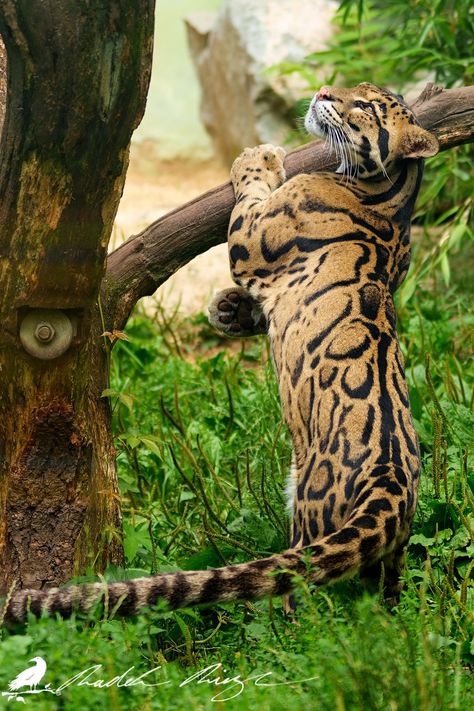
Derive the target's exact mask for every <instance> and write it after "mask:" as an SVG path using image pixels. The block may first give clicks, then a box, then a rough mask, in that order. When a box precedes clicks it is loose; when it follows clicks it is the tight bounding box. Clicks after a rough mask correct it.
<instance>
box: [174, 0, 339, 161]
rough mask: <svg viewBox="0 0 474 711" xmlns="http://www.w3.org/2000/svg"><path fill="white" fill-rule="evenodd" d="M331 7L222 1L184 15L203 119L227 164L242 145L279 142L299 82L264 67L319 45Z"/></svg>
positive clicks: (283, 0)
mask: <svg viewBox="0 0 474 711" xmlns="http://www.w3.org/2000/svg"><path fill="white" fill-rule="evenodd" d="M337 7H338V3H337V2H334V1H333V0H224V2H223V6H222V9H221V11H220V12H219V13H218V14H217V13H209V12H206V13H194V14H193V15H191V16H189V17H188V18H187V19H186V26H187V33H188V42H189V47H190V50H191V54H192V57H193V61H194V64H195V67H196V70H197V73H198V77H199V81H200V84H201V88H202V102H201V118H202V121H203V123H204V125H205V127H206V129H207V130H208V132H209V133H210V135H211V136H212V138H213V140H214V144H215V147H216V149H217V151H218V153H220V154H221V155H222V157H223V158H224V159H225V160H226V161H230V160H232V159H233V158H234V157H235V156H236V155H237V154H238V153H239V152H240V150H241V149H242V148H244V147H245V146H252V145H255V144H258V143H266V142H271V143H279V144H281V143H282V142H284V140H285V139H286V137H287V135H288V132H289V130H290V128H291V122H290V109H291V106H292V105H293V103H294V101H295V99H297V98H301V96H302V91H303V86H304V84H303V82H302V80H301V79H300V78H298V77H297V76H296V75H288V76H285V77H277V76H276V74H274V73H271V72H267V71H266V70H268V68H269V67H272V66H273V65H274V64H278V63H280V62H286V61H290V62H291V61H300V60H301V59H302V58H303V57H305V56H306V55H307V54H310V53H311V52H315V51H317V50H321V49H324V48H325V47H326V46H327V42H328V40H329V38H330V37H331V35H332V33H333V27H332V25H331V19H332V17H333V15H334V13H335V11H336V9H337Z"/></svg>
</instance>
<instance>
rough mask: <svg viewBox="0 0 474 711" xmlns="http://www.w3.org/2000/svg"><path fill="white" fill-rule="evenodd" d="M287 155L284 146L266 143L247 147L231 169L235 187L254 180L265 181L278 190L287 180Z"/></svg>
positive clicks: (272, 188)
mask: <svg viewBox="0 0 474 711" xmlns="http://www.w3.org/2000/svg"><path fill="white" fill-rule="evenodd" d="M285 155H286V151H285V149H284V148H281V147H280V146H272V144H271V143H264V144H262V145H260V146H256V147H255V148H245V150H243V151H242V153H241V154H240V155H239V157H238V158H236V159H235V161H234V163H233V164H232V168H231V171H230V179H231V181H232V183H233V185H234V188H235V189H236V190H237V188H242V185H243V184H251V183H252V182H253V181H259V180H261V181H263V182H265V183H266V184H267V185H268V187H269V188H270V190H271V191H273V190H276V188H278V187H279V186H280V185H281V184H282V183H284V182H285V179H286V173H285V168H284V166H283V161H284V158H285Z"/></svg>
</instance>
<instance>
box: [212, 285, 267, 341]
mask: <svg viewBox="0 0 474 711" xmlns="http://www.w3.org/2000/svg"><path fill="white" fill-rule="evenodd" d="M208 309H209V322H210V323H211V325H212V326H214V328H217V330H218V331H223V332H224V333H225V334H227V335H228V336H238V337H245V336H256V335H257V334H259V333H266V332H267V324H266V321H265V316H264V315H263V313H262V310H261V308H260V305H259V304H258V303H257V302H256V301H255V300H254V299H252V297H251V296H250V294H249V293H248V291H246V290H245V289H243V288H242V287H239V286H234V287H231V288H230V289H223V290H222V291H219V292H217V294H216V295H215V296H214V298H213V299H212V301H211V303H210V304H209V307H208Z"/></svg>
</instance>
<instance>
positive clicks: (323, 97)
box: [316, 86, 332, 101]
mask: <svg viewBox="0 0 474 711" xmlns="http://www.w3.org/2000/svg"><path fill="white" fill-rule="evenodd" d="M331 98H332V97H331V91H330V87H329V86H322V87H321V88H320V90H319V91H318V93H317V94H316V101H330V100H331Z"/></svg>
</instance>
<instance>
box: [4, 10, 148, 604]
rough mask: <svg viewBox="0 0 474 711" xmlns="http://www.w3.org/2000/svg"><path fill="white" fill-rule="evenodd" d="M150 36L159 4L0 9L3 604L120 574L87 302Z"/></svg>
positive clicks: (139, 110) (92, 309)
mask: <svg viewBox="0 0 474 711" xmlns="http://www.w3.org/2000/svg"><path fill="white" fill-rule="evenodd" d="M153 21H154V0H54V1H53V0H2V2H1V4H0V33H1V35H2V37H3V42H4V44H5V47H6V50H7V56H8V72H7V75H8V92H7V110H6V115H5V121H4V127H3V134H2V142H1V146H0V156H1V163H0V594H1V593H2V592H3V593H4V592H5V591H6V589H7V588H8V587H9V586H10V585H11V584H12V583H13V582H14V581H16V584H17V585H18V586H28V587H29V586H31V587H38V588H39V587H44V586H47V585H51V584H57V583H60V582H63V581H64V580H66V579H68V578H70V577H71V576H72V575H73V574H75V573H77V572H79V571H80V572H84V569H85V568H86V567H87V566H88V565H89V564H94V565H95V566H96V567H97V568H99V569H100V568H101V567H102V566H103V565H104V564H105V562H106V561H114V562H117V563H119V562H120V561H121V560H122V546H121V540H120V530H121V518H120V506H119V500H118V490H117V482H116V474H115V461H114V451H113V446H112V436H111V430H110V419H111V418H110V412H109V406H108V402H107V400H105V399H102V398H101V392H102V391H103V389H104V388H105V387H106V385H107V379H108V372H107V371H108V368H107V358H108V354H107V349H106V348H105V347H104V339H101V338H100V333H101V332H102V331H103V330H104V329H103V327H102V325H101V321H100V310H99V308H98V306H97V297H98V293H99V289H100V284H101V279H102V276H103V273H104V265H105V258H106V250H107V244H108V241H109V237H110V233H111V230H112V225H113V220H114V217H115V213H116V210H117V206H118V203H119V200H120V197H121V194H122V188H123V183H124V179H125V173H126V169H127V163H128V149H129V143H130V137H131V134H132V131H133V129H134V128H135V127H136V126H137V125H138V123H139V122H140V119H141V117H142V114H143V111H144V106H145V102H146V94H147V89H148V81H149V76H150V71H151V59H152V48H153ZM52 356H55V357H54V358H53V357H52Z"/></svg>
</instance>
